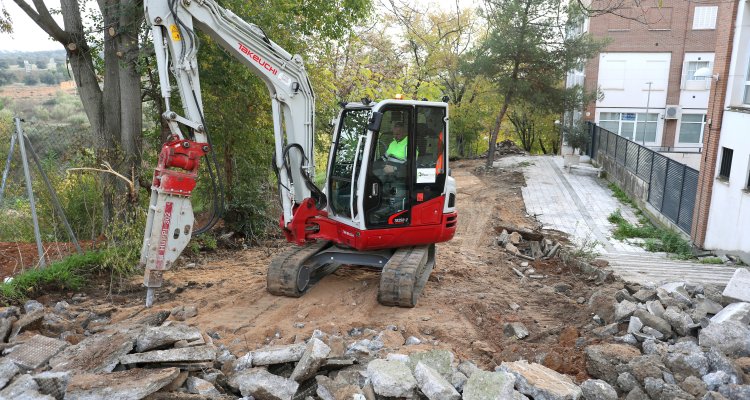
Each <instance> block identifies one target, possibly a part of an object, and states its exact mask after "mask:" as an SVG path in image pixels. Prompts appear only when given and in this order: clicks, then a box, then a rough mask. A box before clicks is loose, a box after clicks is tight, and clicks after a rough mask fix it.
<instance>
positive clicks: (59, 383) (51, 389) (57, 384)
mask: <svg viewBox="0 0 750 400" xmlns="http://www.w3.org/2000/svg"><path fill="white" fill-rule="evenodd" d="M70 376H71V374H70V373H69V372H51V371H46V372H42V373H39V374H36V375H34V376H32V378H34V381H35V382H36V384H37V385H38V386H39V392H40V393H43V394H47V395H50V396H52V397H54V398H56V399H62V398H63V397H65V390H66V389H67V388H68V382H69V381H70Z"/></svg>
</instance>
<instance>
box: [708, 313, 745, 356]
mask: <svg viewBox="0 0 750 400" xmlns="http://www.w3.org/2000/svg"><path fill="white" fill-rule="evenodd" d="M698 342H699V343H700V345H701V346H702V347H707V348H716V349H717V350H719V351H720V352H722V353H723V354H726V355H731V356H732V357H737V356H747V355H750V328H748V326H747V325H745V324H742V323H740V322H737V321H733V320H729V321H724V322H718V323H711V324H710V325H708V327H706V328H703V329H701V331H700V333H699V334H698Z"/></svg>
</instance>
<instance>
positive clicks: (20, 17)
mask: <svg viewBox="0 0 750 400" xmlns="http://www.w3.org/2000/svg"><path fill="white" fill-rule="evenodd" d="M377 1H379V0H375V2H377ZM411 1H413V2H414V3H416V4H418V5H419V6H429V7H433V6H435V5H438V6H441V7H455V2H454V1H455V0H438V1H436V0H411ZM480 2H481V0H459V4H460V5H461V7H467V6H475V5H476V4H478V3H480ZM0 3H2V4H3V5H4V6H5V9H6V10H7V11H8V12H9V13H10V16H11V19H12V21H13V30H14V32H13V33H12V34H8V33H0V51H3V50H6V51H8V50H10V51H44V50H63V47H62V45H61V44H59V43H57V42H54V41H52V40H50V39H49V36H47V34H46V33H44V31H42V29H41V28H39V26H37V25H36V23H34V21H32V20H31V18H29V16H28V15H26V13H24V12H23V11H22V10H21V9H20V8H19V7H18V6H17V5H16V3H15V2H13V1H10V0H0ZM28 3H31V1H29V2H28ZM45 3H46V4H47V7H49V8H50V9H56V8H60V0H45ZM54 17H55V19H56V20H57V21H58V23H59V24H60V26H62V25H63V24H62V17H61V16H59V15H55V16H54Z"/></svg>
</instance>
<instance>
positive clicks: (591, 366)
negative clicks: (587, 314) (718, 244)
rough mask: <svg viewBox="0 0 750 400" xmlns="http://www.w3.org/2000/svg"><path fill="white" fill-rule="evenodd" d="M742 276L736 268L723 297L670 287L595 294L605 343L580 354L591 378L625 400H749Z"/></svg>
mask: <svg viewBox="0 0 750 400" xmlns="http://www.w3.org/2000/svg"><path fill="white" fill-rule="evenodd" d="M748 275H750V273H749V272H748V271H747V270H746V269H738V272H737V273H736V274H735V278H733V280H732V281H730V283H729V285H728V286H727V287H726V289H724V291H723V292H722V291H721V290H720V289H719V288H717V287H714V286H702V285H697V284H691V283H685V282H672V283H667V284H663V285H661V286H657V285H643V286H640V285H635V284H632V285H631V284H626V285H625V288H623V289H622V290H620V291H618V292H617V293H616V294H615V296H614V297H615V298H614V299H613V298H612V296H611V293H610V294H605V293H603V292H602V291H598V292H596V293H594V294H593V295H592V296H591V298H590V299H589V306H590V307H591V309H592V312H593V313H594V314H595V315H594V317H593V318H594V321H595V322H596V323H597V324H599V325H600V326H599V327H597V328H595V329H593V333H594V334H595V335H597V336H599V337H600V338H601V340H602V342H604V343H601V344H595V345H591V346H588V347H586V349H585V353H586V365H587V371H588V373H589V375H591V376H592V377H595V378H598V379H600V380H602V381H604V382H606V384H608V385H609V386H611V387H612V388H613V389H614V390H616V391H617V393H618V394H619V396H621V397H620V398H625V399H628V400H638V399H654V400H662V399H664V400H667V399H705V400H719V399H730V400H740V399H750V287H749V286H748V285H747V282H750V281H748V280H743V279H747V277H748Z"/></svg>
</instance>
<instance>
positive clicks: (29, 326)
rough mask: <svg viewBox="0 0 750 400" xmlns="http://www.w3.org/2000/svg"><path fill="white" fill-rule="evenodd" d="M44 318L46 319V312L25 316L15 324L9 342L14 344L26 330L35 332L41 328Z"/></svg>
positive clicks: (35, 312) (40, 311) (34, 312)
mask: <svg viewBox="0 0 750 400" xmlns="http://www.w3.org/2000/svg"><path fill="white" fill-rule="evenodd" d="M42 318H44V310H36V311H32V312H30V313H28V314H25V315H24V316H22V317H21V318H20V319H19V320H18V321H15V322H13V325H12V327H11V332H10V337H9V338H8V341H9V342H12V341H13V339H15V338H16V336H18V334H19V333H21V332H23V331H25V330H35V329H39V328H41V326H42Z"/></svg>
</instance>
